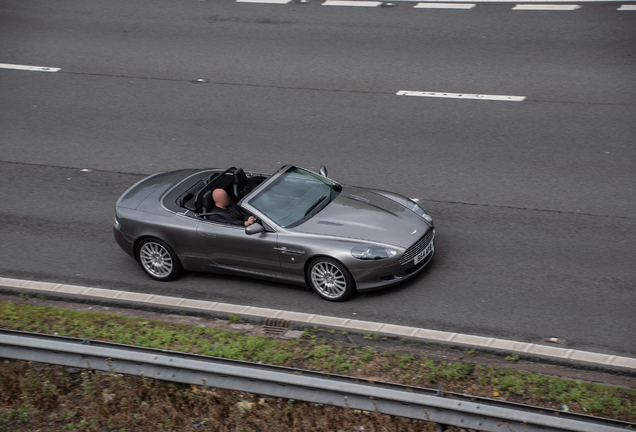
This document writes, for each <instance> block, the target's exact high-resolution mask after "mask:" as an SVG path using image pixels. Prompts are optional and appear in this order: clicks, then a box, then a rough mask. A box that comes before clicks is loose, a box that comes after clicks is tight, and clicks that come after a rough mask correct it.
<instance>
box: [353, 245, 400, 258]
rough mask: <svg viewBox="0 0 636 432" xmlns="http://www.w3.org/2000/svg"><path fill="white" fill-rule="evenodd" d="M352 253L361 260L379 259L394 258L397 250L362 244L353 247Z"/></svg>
mask: <svg viewBox="0 0 636 432" xmlns="http://www.w3.org/2000/svg"><path fill="white" fill-rule="evenodd" d="M351 255H353V257H354V258H358V259H361V260H379V259H385V258H393V257H394V256H395V255H397V251H394V250H393V249H389V248H385V247H382V246H372V245H360V246H356V247H354V248H353V249H351Z"/></svg>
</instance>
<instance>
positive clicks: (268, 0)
mask: <svg viewBox="0 0 636 432" xmlns="http://www.w3.org/2000/svg"><path fill="white" fill-rule="evenodd" d="M236 2H237V3H269V4H287V3H289V2H291V0H236Z"/></svg>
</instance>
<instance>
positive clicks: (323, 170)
mask: <svg viewBox="0 0 636 432" xmlns="http://www.w3.org/2000/svg"><path fill="white" fill-rule="evenodd" d="M318 174H320V175H321V176H323V177H327V167H326V166H324V165H321V166H320V169H319V170H318Z"/></svg>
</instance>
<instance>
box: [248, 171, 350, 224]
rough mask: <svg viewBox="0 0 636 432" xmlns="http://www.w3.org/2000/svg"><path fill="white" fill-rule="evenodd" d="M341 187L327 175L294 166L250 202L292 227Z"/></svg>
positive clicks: (325, 203) (313, 213)
mask: <svg viewBox="0 0 636 432" xmlns="http://www.w3.org/2000/svg"><path fill="white" fill-rule="evenodd" d="M340 189H341V187H340V185H338V184H337V183H334V182H332V181H331V180H329V179H327V178H325V177H322V176H319V175H316V174H314V173H311V172H309V171H305V170H304V169H301V168H293V167H292V168H290V169H289V170H288V171H287V172H286V173H285V174H283V175H281V176H280V177H278V178H277V179H276V180H274V182H273V183H272V184H270V185H268V186H267V187H266V188H265V190H263V192H261V193H259V194H258V195H257V196H256V197H255V198H253V199H251V200H250V205H252V206H254V208H256V209H257V210H259V211H260V212H262V213H263V214H264V215H265V216H267V217H268V218H270V219H271V220H272V221H274V222H275V223H276V224H277V225H280V226H282V227H283V228H292V227H294V226H296V225H300V224H301V223H303V222H304V221H306V220H307V219H310V218H311V217H312V216H314V215H315V214H316V213H318V212H319V211H320V210H322V209H323V208H325V207H326V206H327V204H329V203H330V202H331V201H333V200H334V199H335V198H336V197H337V196H338V193H339V192H340Z"/></svg>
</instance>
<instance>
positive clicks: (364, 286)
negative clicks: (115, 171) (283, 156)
mask: <svg viewBox="0 0 636 432" xmlns="http://www.w3.org/2000/svg"><path fill="white" fill-rule="evenodd" d="M216 189H224V190H225V191H226V192H227V195H229V197H230V198H231V200H232V201H233V202H234V203H236V204H238V206H239V207H240V209H242V210H243V211H244V212H245V213H246V214H248V215H252V216H254V217H255V218H256V222H255V223H252V224H251V225H249V226H247V227H242V226H237V225H227V224H224V223H221V222H218V221H213V220H210V214H211V213H210V212H212V211H213V209H214V201H213V200H212V192H213V191H215V190H216ZM218 192H220V191H218ZM221 193H223V192H221ZM114 234H115V239H116V240H117V243H118V244H119V246H121V248H122V249H124V251H126V252H127V253H128V254H129V255H131V256H132V257H134V258H135V259H136V260H137V261H138V262H139V264H140V266H141V268H142V269H143V270H144V271H145V272H146V273H147V274H148V276H150V277H151V278H153V279H156V280H159V281H168V280H171V279H174V278H175V277H176V276H177V275H178V274H179V273H180V272H181V271H183V270H186V271H204V272H212V273H226V274H235V275H243V276H250V277H255V278H260V279H268V280H277V281H283V282H287V283H292V284H298V285H306V286H308V287H310V288H311V289H313V290H314V291H315V292H316V293H318V294H319V295H320V296H321V297H323V298H325V299H327V300H331V301H342V300H345V299H346V298H347V297H349V296H350V295H351V294H352V293H353V292H354V291H358V292H366V291H372V290H376V289H381V288H385V287H388V286H391V285H395V284H396V283H399V282H402V281H405V280H407V279H409V278H411V277H413V276H415V275H416V274H417V273H418V272H419V271H421V270H422V269H423V268H424V267H425V266H426V265H427V264H428V262H429V261H430V260H431V258H432V257H433V253H434V242H435V229H434V226H433V220H432V219H431V217H430V216H429V214H428V213H427V212H426V211H425V210H424V209H423V208H422V207H420V206H419V205H418V204H417V203H416V202H415V201H413V200H411V199H409V198H406V197H403V196H401V195H398V194H395V193H392V192H386V191H382V190H374V189H367V188H360V187H352V186H346V185H342V184H340V183H337V182H336V181H334V180H331V179H330V178H328V177H327V170H326V168H324V167H321V168H320V172H319V173H314V172H312V171H309V170H306V169H303V168H299V167H295V166H291V165H285V166H283V167H281V168H280V169H279V170H278V171H276V172H275V173H274V174H271V175H268V174H259V173H251V172H245V171H244V170H243V169H241V168H238V169H237V168H234V167H232V168H229V169H226V170H223V169H203V170H202V169H183V170H179V171H172V172H165V173H159V174H155V175H152V176H150V177H148V178H146V179H144V180H141V181H140V182H139V183H137V184H135V185H134V186H132V187H131V188H130V189H128V190H127V191H126V192H124V194H123V195H122V196H121V197H120V198H119V200H118V201H117V204H116V206H115V226H114Z"/></svg>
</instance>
